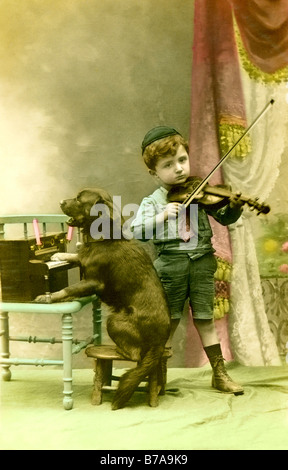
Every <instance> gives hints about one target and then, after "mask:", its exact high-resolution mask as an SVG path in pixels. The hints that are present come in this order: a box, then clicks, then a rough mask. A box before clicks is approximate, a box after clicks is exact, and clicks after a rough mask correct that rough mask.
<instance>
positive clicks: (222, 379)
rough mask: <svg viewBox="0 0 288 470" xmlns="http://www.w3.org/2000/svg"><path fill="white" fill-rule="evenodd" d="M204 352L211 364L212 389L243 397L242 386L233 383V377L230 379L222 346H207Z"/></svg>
mask: <svg viewBox="0 0 288 470" xmlns="http://www.w3.org/2000/svg"><path fill="white" fill-rule="evenodd" d="M204 351H205V352H206V354H207V357H208V359H209V362H210V364H211V367H212V370H213V374H212V387H214V388H216V389H217V390H220V392H224V393H234V395H242V394H243V393H244V390H243V388H242V387H241V385H238V384H237V383H235V382H233V380H232V379H231V377H229V375H228V373H227V371H226V369H225V365H224V359H223V356H222V351H221V346H220V344H213V345H212V346H207V347H206V348H204Z"/></svg>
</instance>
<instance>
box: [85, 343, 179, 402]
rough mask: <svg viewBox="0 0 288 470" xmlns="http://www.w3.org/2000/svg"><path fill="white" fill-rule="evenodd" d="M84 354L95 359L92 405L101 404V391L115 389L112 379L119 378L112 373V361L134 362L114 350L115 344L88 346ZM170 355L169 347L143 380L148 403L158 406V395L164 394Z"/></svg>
mask: <svg viewBox="0 0 288 470" xmlns="http://www.w3.org/2000/svg"><path fill="white" fill-rule="evenodd" d="M85 352H86V355H87V356H88V357H92V358H93V359H95V369H94V372H95V376H94V388H93V392H92V405H101V403H102V392H103V391H105V390H116V389H117V387H113V386H112V385H111V384H112V380H119V377H115V376H113V375H112V369H113V361H126V362H135V361H132V360H129V359H127V358H126V357H123V356H121V355H120V354H118V353H117V352H116V346H115V345H99V346H94V345H91V346H88V347H87V348H86V351H85ZM171 356H172V353H171V351H170V350H169V349H166V350H165V351H164V354H163V356H162V359H161V361H160V362H159V365H158V366H157V367H156V368H155V369H154V370H153V371H152V372H151V373H150V375H149V377H147V378H146V380H145V381H147V382H148V393H149V405H150V406H153V407H156V406H158V395H165V385H166V380H167V360H168V359H169V357H171Z"/></svg>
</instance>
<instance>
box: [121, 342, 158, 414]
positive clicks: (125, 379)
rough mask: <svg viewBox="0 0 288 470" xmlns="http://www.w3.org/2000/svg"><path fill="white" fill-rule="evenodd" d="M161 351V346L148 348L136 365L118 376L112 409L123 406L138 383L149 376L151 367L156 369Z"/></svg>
mask: <svg viewBox="0 0 288 470" xmlns="http://www.w3.org/2000/svg"><path fill="white" fill-rule="evenodd" d="M163 351H164V348H162V347H161V346H158V347H153V348H151V349H149V350H148V351H147V353H146V354H145V356H144V358H143V359H142V361H141V362H140V363H139V364H138V365H137V367H135V368H133V369H130V370H129V371H128V372H126V373H125V374H124V375H123V376H122V377H121V378H120V381H119V386H118V388H117V390H116V393H115V396H114V399H113V402H112V410H118V409H119V408H123V406H124V405H125V404H126V403H127V401H128V400H129V398H131V396H132V395H133V393H134V392H135V390H136V388H137V387H138V385H139V384H140V383H141V382H142V381H143V380H144V379H145V378H146V377H147V376H149V374H150V373H151V372H152V371H153V369H155V370H156V368H157V365H158V363H159V360H160V358H161V357H162V354H163Z"/></svg>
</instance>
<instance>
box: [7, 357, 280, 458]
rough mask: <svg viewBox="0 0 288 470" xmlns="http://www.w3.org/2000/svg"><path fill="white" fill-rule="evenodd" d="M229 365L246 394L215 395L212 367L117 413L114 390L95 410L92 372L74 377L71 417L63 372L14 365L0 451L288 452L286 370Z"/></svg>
mask: <svg viewBox="0 0 288 470" xmlns="http://www.w3.org/2000/svg"><path fill="white" fill-rule="evenodd" d="M227 367H228V371H229V373H230V375H231V376H232V377H233V379H234V380H236V381H239V382H240V383H241V384H242V385H243V386H244V388H245V394H244V395H241V396H234V395H227V394H222V393H220V392H217V391H215V390H214V389H212V388H211V386H210V382H211V369H210V366H209V365H206V366H204V367H201V368H193V369H184V368H169V369H168V381H167V389H168V391H167V392H166V395H165V396H161V397H160V403H159V406H158V407H157V408H150V407H149V406H147V404H146V399H147V396H146V393H145V392H136V393H135V394H134V396H133V397H132V399H131V400H130V402H129V404H128V405H127V407H125V408H124V409H122V410H117V411H111V408H110V405H111V398H112V393H113V392H105V395H104V400H103V403H102V405H100V406H92V405H91V402H90V397H91V390H92V382H93V372H92V370H90V369H82V370H80V369H77V370H74V371H73V384H74V385H73V389H74V393H73V396H74V407H73V409H72V410H70V411H66V410H64V409H63V407H62V371H61V370H57V369H49V368H41V369H40V368H27V369H20V368H17V367H14V368H12V380H11V382H1V416H0V418H1V424H0V426H1V427H0V429H1V437H0V449H2V450H23V449H25V450H99V451H101V450H180V449H181V450H283V449H284V450H288V365H286V364H285V365H283V366H281V367H244V366H240V365H239V364H235V363H228V366H227ZM115 372H116V373H121V372H122V371H121V370H117V371H115Z"/></svg>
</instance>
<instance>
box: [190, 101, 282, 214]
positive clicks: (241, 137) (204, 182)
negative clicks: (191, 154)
mask: <svg viewBox="0 0 288 470" xmlns="http://www.w3.org/2000/svg"><path fill="white" fill-rule="evenodd" d="M274 101H275V100H274V99H271V100H270V101H269V102H268V103H267V104H266V105H265V107H264V108H263V109H262V111H261V113H259V115H258V116H257V117H256V118H255V119H254V121H253V122H252V123H251V124H250V126H249V127H247V129H246V130H245V131H244V132H243V134H242V135H241V136H240V137H239V139H238V140H237V141H236V142H235V143H234V144H233V145H232V147H231V148H230V149H229V150H228V151H227V152H226V153H225V155H223V157H222V158H221V160H219V162H218V163H217V165H216V166H215V167H214V168H213V170H212V171H211V172H210V173H209V174H208V175H207V176H206V177H205V178H204V179H203V180H202V181H201V183H200V184H199V185H198V186H197V187H196V188H195V189H194V190H193V191H192V193H191V194H189V196H187V198H186V199H185V200H184V201H183V203H182V204H183V205H184V206H185V207H186V208H187V207H188V206H189V204H191V202H192V201H193V199H194V198H195V197H196V196H197V195H198V194H199V193H200V191H202V189H203V188H204V186H205V185H206V184H207V182H208V180H209V179H210V178H211V176H213V175H214V173H215V172H216V171H217V170H218V168H220V166H221V165H223V163H224V162H225V160H226V159H227V158H228V157H229V155H230V153H231V152H232V150H233V149H234V148H235V147H236V146H237V145H238V144H239V142H240V141H241V140H242V139H243V138H244V137H245V135H246V134H248V132H249V131H251V129H252V127H254V126H255V124H256V123H257V122H258V121H259V119H260V118H261V117H262V116H263V115H264V114H265V113H266V111H268V109H269V108H270V106H272V105H273V103H274Z"/></svg>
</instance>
